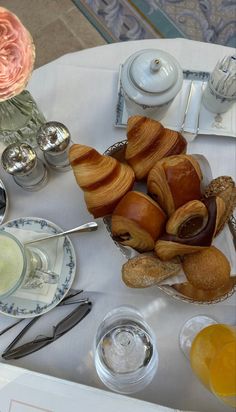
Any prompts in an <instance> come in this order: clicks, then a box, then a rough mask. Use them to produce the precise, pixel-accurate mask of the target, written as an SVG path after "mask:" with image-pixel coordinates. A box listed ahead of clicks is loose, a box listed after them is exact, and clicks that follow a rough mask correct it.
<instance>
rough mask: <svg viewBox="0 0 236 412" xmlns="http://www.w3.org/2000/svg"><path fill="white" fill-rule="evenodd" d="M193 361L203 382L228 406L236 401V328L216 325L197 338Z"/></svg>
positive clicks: (195, 369) (192, 351)
mask: <svg viewBox="0 0 236 412" xmlns="http://www.w3.org/2000/svg"><path fill="white" fill-rule="evenodd" d="M190 360H191V366H192V369H193V371H194V372H195V373H196V375H197V376H198V378H199V379H200V380H201V381H202V383H203V384H204V385H205V386H206V387H207V388H208V389H209V390H211V391H212V392H214V393H215V394H216V395H217V396H219V397H220V398H221V399H222V400H223V401H225V402H226V403H229V404H231V406H234V405H235V402H236V329H235V328H234V327H231V326H227V325H223V324H216V325H211V326H208V327H206V328H204V329H203V330H201V331H200V332H199V333H198V334H197V336H196V337H195V339H194V341H193V343H192V347H191V352H190Z"/></svg>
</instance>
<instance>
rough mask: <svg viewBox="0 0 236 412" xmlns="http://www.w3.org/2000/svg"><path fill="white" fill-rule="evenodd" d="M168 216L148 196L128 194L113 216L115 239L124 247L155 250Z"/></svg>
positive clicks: (112, 226) (112, 224)
mask: <svg viewBox="0 0 236 412" xmlns="http://www.w3.org/2000/svg"><path fill="white" fill-rule="evenodd" d="M165 222H166V214H165V213H164V212H163V210H162V209H161V208H160V206H159V205H158V204H157V203H156V202H154V201H153V199H151V198H150V197H149V196H148V195H146V194H144V193H141V192H137V191H130V192H128V193H127V194H126V195H125V196H124V197H123V198H122V199H121V200H120V202H119V203H118V205H117V206H116V208H115V210H114V212H113V214H112V223H111V230H112V234H113V237H114V238H115V239H116V240H117V241H119V242H120V243H121V244H122V245H125V246H130V247H133V248H134V249H136V250H138V251H142V252H143V251H148V250H153V248H154V245H155V241H156V240H157V238H158V237H159V236H160V235H161V234H162V233H163V231H164V227H165Z"/></svg>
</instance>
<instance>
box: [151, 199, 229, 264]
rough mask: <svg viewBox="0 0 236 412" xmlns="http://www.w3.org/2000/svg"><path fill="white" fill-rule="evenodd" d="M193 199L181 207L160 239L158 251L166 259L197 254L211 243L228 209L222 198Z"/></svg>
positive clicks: (157, 244)
mask: <svg viewBox="0 0 236 412" xmlns="http://www.w3.org/2000/svg"><path fill="white" fill-rule="evenodd" d="M200 203H201V202H200V201H199V202H196V201H192V202H189V203H187V204H186V205H183V206H182V207H181V208H179V209H177V210H176V212H175V213H174V214H173V215H172V216H171V217H170V219H169V220H168V222H167V225H166V230H167V232H166V233H165V234H164V235H163V236H161V238H160V239H158V240H157V242H156V244H155V252H156V254H157V256H158V257H159V258H160V259H162V260H169V259H172V258H173V257H175V256H183V255H187V254H189V253H195V252H199V251H201V250H203V249H204V248H208V247H209V246H211V243H212V240H213V238H214V236H215V234H216V233H217V228H218V225H219V223H220V221H221V218H222V215H223V213H224V210H225V205H224V202H223V200H222V199H221V198H219V197H215V196H212V197H209V198H208V199H204V200H203V201H202V204H203V205H202V206H201V205H200Z"/></svg>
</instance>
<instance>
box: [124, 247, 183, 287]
mask: <svg viewBox="0 0 236 412" xmlns="http://www.w3.org/2000/svg"><path fill="white" fill-rule="evenodd" d="M181 268H182V266H181V264H180V262H179V260H177V259H173V260H171V261H168V262H162V261H161V260H160V259H158V258H157V257H155V256H152V255H145V254H141V255H139V256H136V257H134V258H132V259H129V260H128V262H126V263H125V264H124V265H123V266H122V279H123V281H124V283H125V284H126V286H128V287H130V288H147V287H150V286H153V285H156V284H158V283H159V282H161V281H162V280H164V279H166V278H168V277H170V276H174V275H177V273H178V272H179V271H180V270H181Z"/></svg>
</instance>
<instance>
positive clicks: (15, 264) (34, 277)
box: [0, 230, 59, 298]
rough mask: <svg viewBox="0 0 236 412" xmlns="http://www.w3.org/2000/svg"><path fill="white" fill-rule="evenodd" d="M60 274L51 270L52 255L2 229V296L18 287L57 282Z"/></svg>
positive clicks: (0, 240) (0, 277)
mask: <svg viewBox="0 0 236 412" xmlns="http://www.w3.org/2000/svg"><path fill="white" fill-rule="evenodd" d="M58 279H59V276H58V275H57V274H55V273H54V272H52V271H50V257H49V256H47V255H46V253H45V251H43V250H41V249H39V248H38V247H30V246H26V245H24V244H23V243H21V242H20V241H19V239H17V237H15V236H14V235H12V234H10V233H8V232H6V231H4V230H0V298H5V297H7V296H10V295H11V294H13V293H14V292H15V291H16V290H17V289H18V288H20V287H24V288H38V287H41V286H42V285H43V284H44V283H57V282H58Z"/></svg>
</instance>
